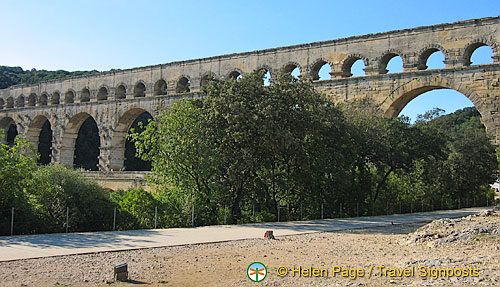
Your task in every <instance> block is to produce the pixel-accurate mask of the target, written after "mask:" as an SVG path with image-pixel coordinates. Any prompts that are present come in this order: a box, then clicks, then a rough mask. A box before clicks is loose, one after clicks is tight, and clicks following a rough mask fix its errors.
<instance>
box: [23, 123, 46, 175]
mask: <svg viewBox="0 0 500 287" xmlns="http://www.w3.org/2000/svg"><path fill="white" fill-rule="evenodd" d="M26 138H27V139H28V141H30V142H31V143H33V145H34V146H35V148H37V151H38V154H39V157H38V159H37V163H38V164H42V165H45V164H49V163H50V162H51V159H52V156H51V154H52V127H51V125H50V122H49V120H48V119H47V117H45V116H43V115H38V116H36V117H35V119H33V121H32V122H31V124H30V126H29V128H28V131H27V132H26Z"/></svg>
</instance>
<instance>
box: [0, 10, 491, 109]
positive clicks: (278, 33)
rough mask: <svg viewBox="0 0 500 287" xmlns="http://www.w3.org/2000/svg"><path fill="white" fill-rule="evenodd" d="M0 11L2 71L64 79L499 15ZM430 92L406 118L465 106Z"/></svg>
mask: <svg viewBox="0 0 500 287" xmlns="http://www.w3.org/2000/svg"><path fill="white" fill-rule="evenodd" d="M0 3H1V7H2V9H1V10H2V17H0V34H1V35H2V38H1V40H0V41H1V42H0V65H6V66H21V67H22V68H24V69H31V68H36V69H48V70H57V69H64V70H70V71H75V70H93V69H96V70H99V71H104V70H109V69H124V68H131V67H138V66H145V65H154V64H160V63H167V62H171V61H179V60H187V59H193V58H200V57H208V56H215V55H221V54H227V53H236V52H244V51H252V50H257V49H265V48H272V47H278V46H287V45H293V44H300V43H307V42H315V41H322V40H329V39H335V38H341V37H348V36H353V35H362V34H367V33H376V32H383V31H390V30H396V29H404V28H411V27H416V26H423V25H432V24H438V23H444V22H454V21H459V20H466V19H473V18H481V17H488V16H498V15H499V14H500V9H499V8H500V1H498V0H490V1H481V0H477V1H473V2H471V1H461V0H458V1H457V0H455V1H405V0H398V1H392V0H389V1H356V0H352V1H294V0H288V1H178V0H177V1H160V0H143V1H126V0H122V1H118V0H111V1H103V0H100V1H93V0H89V1H51V0H45V1H23V0H19V1H8V0H0ZM486 58H487V57H486ZM487 60H488V59H487ZM490 60H491V59H490ZM391 64H393V63H391ZM393 65H395V66H397V63H396V64H393ZM434 93H435V94H434ZM431 94H432V101H431V102H432V103H431V104H430V105H431V106H428V104H427V106H425V105H424V104H425V103H422V104H419V105H418V107H419V109H420V110H419V112H414V111H413V109H414V108H412V111H406V110H407V108H408V107H410V106H411V105H414V102H417V100H420V98H425V96H426V95H422V96H420V97H418V98H417V99H415V100H414V101H412V102H411V103H410V104H409V105H408V106H407V108H405V113H408V114H410V115H411V116H414V115H413V114H415V113H423V112H425V111H426V110H428V109H430V108H432V107H434V106H436V107H441V108H444V109H445V110H446V111H447V112H452V111H453V110H452V109H456V108H455V107H452V105H450V104H455V102H457V103H460V104H458V105H456V106H458V107H463V106H464V105H472V104H471V103H470V102H468V103H467V101H466V98H465V97H464V96H462V95H461V94H458V95H453V96H452V97H449V96H448V98H447V97H446V94H450V93H447V92H445V91H439V92H433V93H432V92H431ZM440 95H441V96H442V95H445V96H443V97H442V98H441V97H440ZM461 97H462V98H464V99H460V98H461ZM450 99H451V100H450ZM420 106H421V107H420ZM424 106H425V107H424ZM449 106H450V107H449Z"/></svg>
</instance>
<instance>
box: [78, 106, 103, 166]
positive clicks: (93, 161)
mask: <svg viewBox="0 0 500 287" xmlns="http://www.w3.org/2000/svg"><path fill="white" fill-rule="evenodd" d="M100 146H101V141H100V138H99V128H98V127H97V123H96V122H95V120H94V118H92V117H91V116H90V115H88V114H87V118H86V119H85V120H84V121H83V123H82V124H81V126H80V128H79V129H78V136H77V138H76V141H75V150H74V161H73V167H74V168H83V169H85V170H94V171H96V170H99V153H100Z"/></svg>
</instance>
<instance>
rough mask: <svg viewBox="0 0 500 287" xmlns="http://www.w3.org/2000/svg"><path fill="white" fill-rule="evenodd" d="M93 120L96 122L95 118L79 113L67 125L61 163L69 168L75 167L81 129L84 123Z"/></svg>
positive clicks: (61, 151) (64, 132)
mask: <svg viewBox="0 0 500 287" xmlns="http://www.w3.org/2000/svg"><path fill="white" fill-rule="evenodd" d="M89 118H91V119H92V120H93V121H94V122H95V120H94V117H92V116H91V115H90V114H88V113H86V112H81V113H78V114H76V115H74V116H72V117H71V119H70V120H69V121H68V123H67V124H66V126H65V128H64V130H63V135H62V142H61V150H60V162H61V164H64V165H66V166H69V167H74V159H75V145H76V141H77V138H78V134H79V131H80V128H81V127H82V125H83V124H84V122H85V121H86V120H87V119H89Z"/></svg>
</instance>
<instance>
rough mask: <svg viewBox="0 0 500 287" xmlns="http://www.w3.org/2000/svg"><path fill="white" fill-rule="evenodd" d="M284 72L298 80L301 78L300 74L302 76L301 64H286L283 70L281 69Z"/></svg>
mask: <svg viewBox="0 0 500 287" xmlns="http://www.w3.org/2000/svg"><path fill="white" fill-rule="evenodd" d="M281 70H282V71H283V73H287V74H290V75H292V77H294V78H296V79H298V78H299V77H300V74H301V72H300V71H301V70H302V69H301V67H300V65H299V64H297V63H295V62H290V63H288V64H286V65H285V66H284V67H283V69H281Z"/></svg>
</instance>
